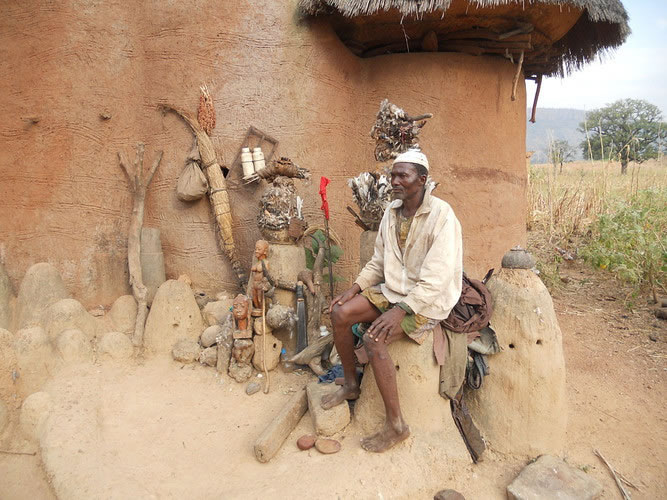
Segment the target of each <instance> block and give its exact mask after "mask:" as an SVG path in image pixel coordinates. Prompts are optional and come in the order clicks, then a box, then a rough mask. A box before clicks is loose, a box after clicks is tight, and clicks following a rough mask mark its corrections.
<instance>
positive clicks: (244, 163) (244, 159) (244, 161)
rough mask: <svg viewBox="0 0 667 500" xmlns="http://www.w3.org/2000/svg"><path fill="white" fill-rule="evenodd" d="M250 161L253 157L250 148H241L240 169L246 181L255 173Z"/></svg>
mask: <svg viewBox="0 0 667 500" xmlns="http://www.w3.org/2000/svg"><path fill="white" fill-rule="evenodd" d="M252 160H253V155H252V153H251V152H250V148H241V167H242V168H243V178H244V179H247V178H248V177H250V176H251V175H252V174H254V173H255V167H254V166H253V161H252Z"/></svg>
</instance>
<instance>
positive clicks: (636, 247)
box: [580, 188, 667, 297]
mask: <svg viewBox="0 0 667 500" xmlns="http://www.w3.org/2000/svg"><path fill="white" fill-rule="evenodd" d="M609 208H610V210H609V211H608V213H603V214H601V215H600V216H599V218H598V220H597V222H596V223H595V224H594V225H593V227H592V238H591V241H590V242H589V243H588V244H587V245H586V246H584V247H583V248H582V249H581V252H580V255H581V256H582V257H583V258H584V259H586V260H587V261H589V262H591V263H592V264H593V265H594V266H595V267H597V268H600V269H606V270H608V271H611V272H613V273H614V274H615V275H616V276H618V277H619V278H620V279H622V280H624V281H627V282H629V283H631V284H633V285H634V293H635V295H636V294H637V293H638V292H639V290H640V289H641V288H642V287H645V286H647V285H648V286H650V288H651V290H652V292H653V295H654V297H655V295H656V288H662V289H663V290H664V289H665V284H667V189H664V188H662V189H645V190H640V191H638V192H637V194H636V195H635V196H633V197H632V198H631V199H630V200H629V202H623V201H620V200H619V201H616V202H615V203H614V204H613V205H611V206H610V207H609Z"/></svg>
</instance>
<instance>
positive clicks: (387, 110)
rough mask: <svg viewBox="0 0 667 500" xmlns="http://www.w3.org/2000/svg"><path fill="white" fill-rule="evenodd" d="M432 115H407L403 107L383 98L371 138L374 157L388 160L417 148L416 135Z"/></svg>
mask: <svg viewBox="0 0 667 500" xmlns="http://www.w3.org/2000/svg"><path fill="white" fill-rule="evenodd" d="M432 116H433V115H432V114H430V113H426V114H423V115H420V116H415V117H412V116H409V115H408V114H406V112H405V111H403V109H401V108H399V107H398V106H396V105H395V104H392V103H390V102H389V100H388V99H384V100H383V101H382V102H381V103H380V110H379V111H378V114H377V118H376V119H375V124H374V125H373V128H371V138H373V139H374V140H375V159H376V160H377V161H389V160H392V159H393V158H396V157H397V156H398V155H399V154H401V153H404V152H405V151H407V150H408V149H412V148H419V142H418V137H417V136H418V135H419V132H420V131H421V129H422V127H423V126H424V125H426V121H425V120H426V119H427V118H431V117H432Z"/></svg>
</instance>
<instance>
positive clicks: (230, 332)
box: [215, 314, 234, 373]
mask: <svg viewBox="0 0 667 500" xmlns="http://www.w3.org/2000/svg"><path fill="white" fill-rule="evenodd" d="M233 344H234V319H233V318H232V316H231V314H230V315H229V316H228V317H227V319H226V320H225V322H224V323H223V324H222V331H221V332H220V337H219V340H218V363H217V365H216V368H215V369H216V370H217V371H218V372H219V373H227V369H228V368H229V359H230V358H231V356H232V345H233Z"/></svg>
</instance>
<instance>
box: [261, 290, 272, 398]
mask: <svg viewBox="0 0 667 500" xmlns="http://www.w3.org/2000/svg"><path fill="white" fill-rule="evenodd" d="M266 335H267V333H266V298H265V297H264V290H262V368H263V369H264V376H265V377H266V384H264V394H268V393H269V386H270V384H271V380H270V379H269V370H267V369H266Z"/></svg>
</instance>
